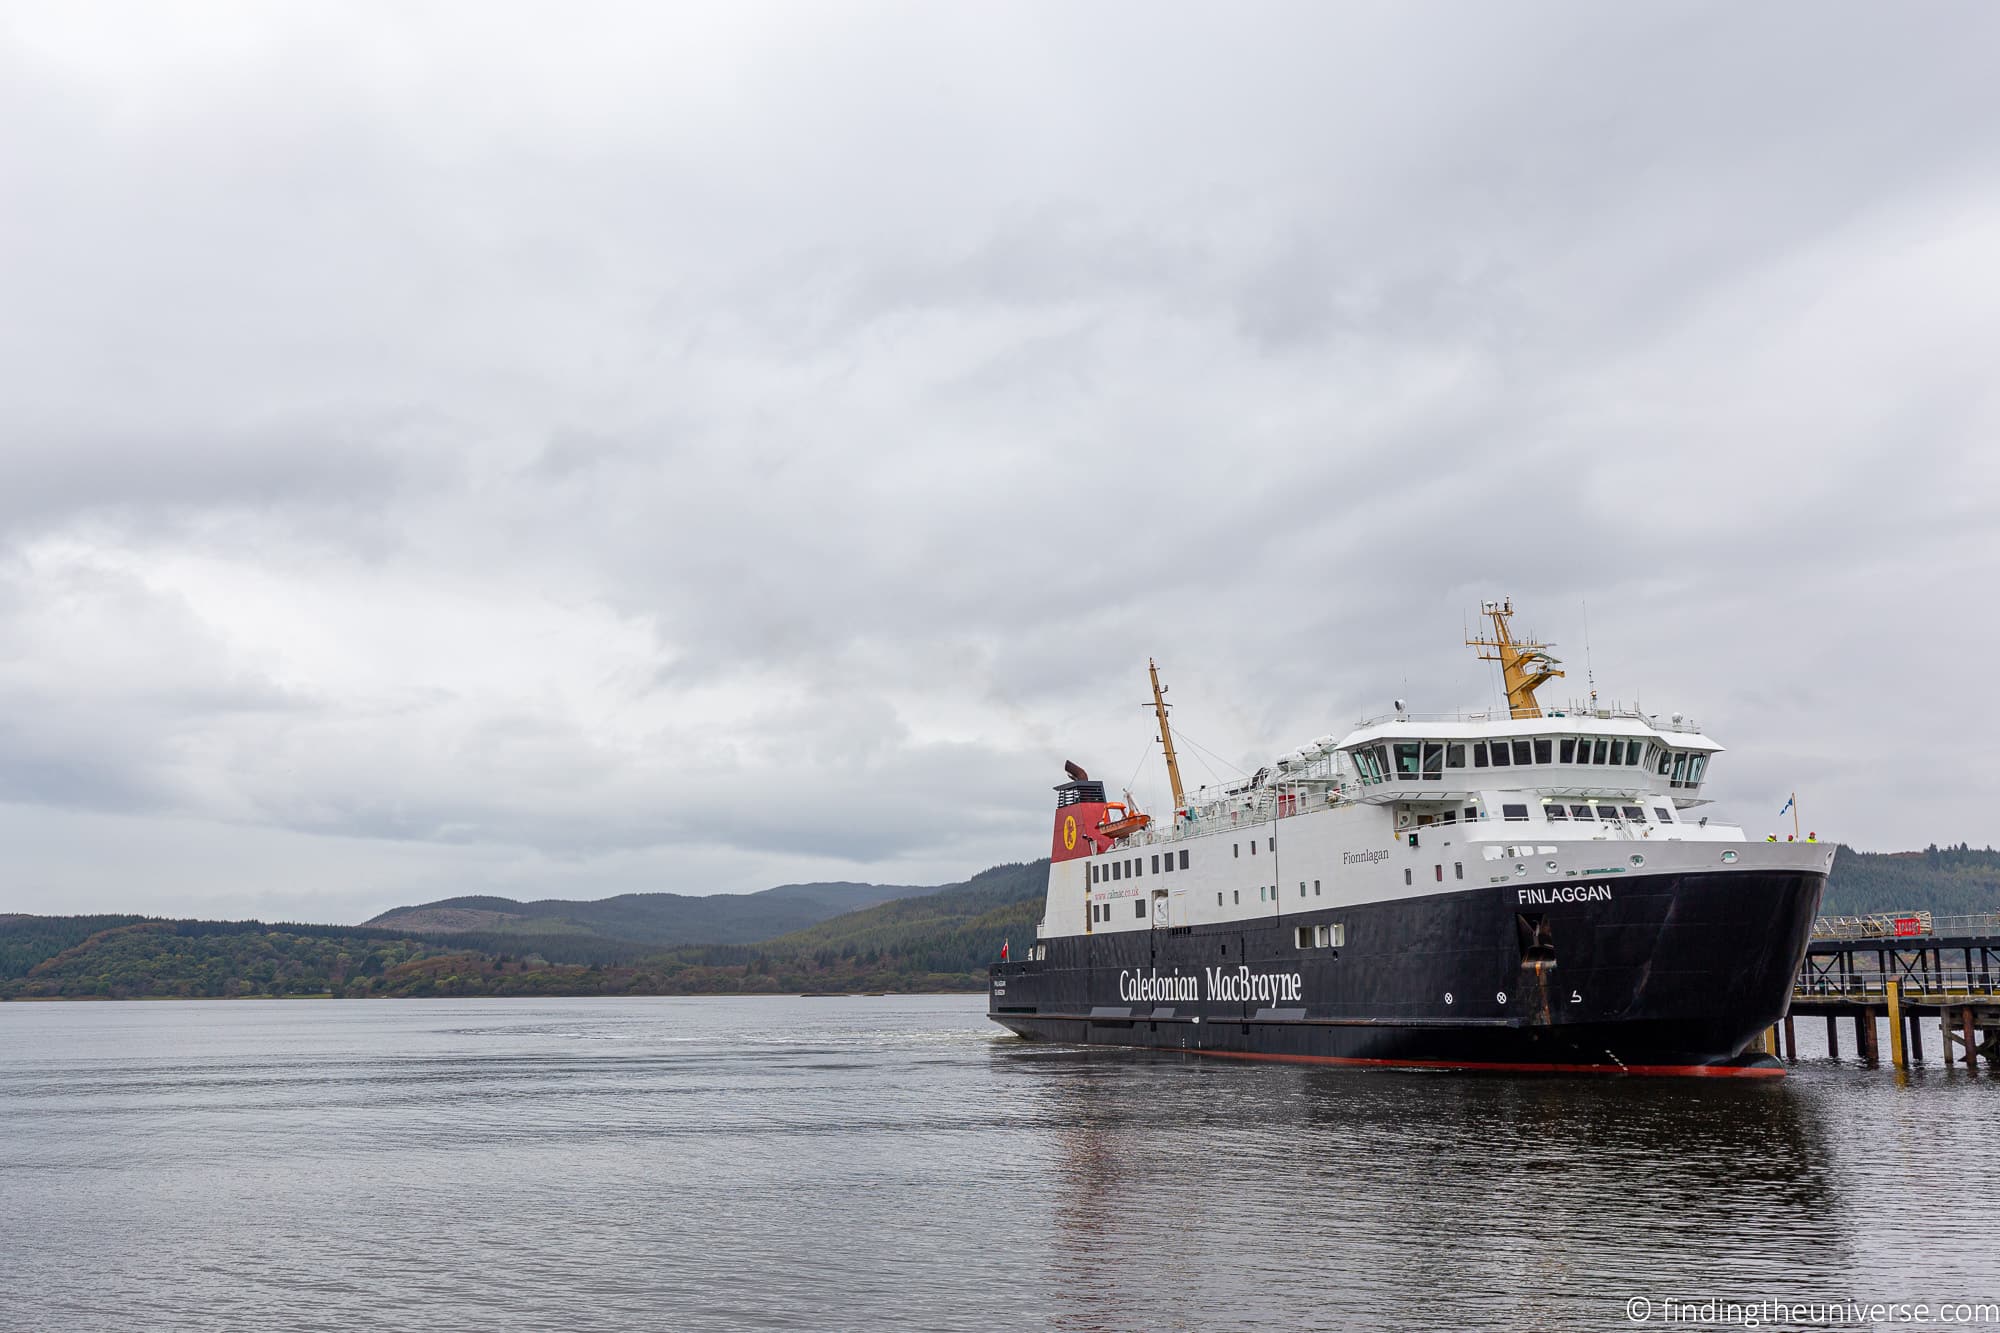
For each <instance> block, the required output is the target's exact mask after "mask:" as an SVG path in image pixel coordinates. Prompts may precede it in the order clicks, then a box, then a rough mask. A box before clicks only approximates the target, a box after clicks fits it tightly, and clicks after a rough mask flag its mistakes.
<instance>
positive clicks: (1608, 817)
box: [1597, 805, 1618, 824]
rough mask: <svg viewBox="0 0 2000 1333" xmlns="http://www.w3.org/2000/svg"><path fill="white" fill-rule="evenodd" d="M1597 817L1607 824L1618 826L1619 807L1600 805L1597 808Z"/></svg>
mask: <svg viewBox="0 0 2000 1333" xmlns="http://www.w3.org/2000/svg"><path fill="white" fill-rule="evenodd" d="M1597 817H1598V818H1599V819H1601V820H1603V821H1604V822H1605V823H1607V824H1616V823H1617V822H1618V807H1617V806H1615V805H1600V806H1598V807H1597Z"/></svg>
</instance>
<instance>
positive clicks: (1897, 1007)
mask: <svg viewBox="0 0 2000 1333" xmlns="http://www.w3.org/2000/svg"><path fill="white" fill-rule="evenodd" d="M1882 989H1883V991H1884V992H1886V993H1887V995H1888V997H1889V1063H1890V1064H1892V1065H1894V1066H1895V1067H1896V1068H1898V1069H1908V1068H1909V1067H1910V1066H1909V1063H1908V1061H1907V1060H1906V1059H1905V1058H1904V1054H1903V983H1902V982H1900V981H1891V982H1888V983H1887V984H1885V985H1884V986H1883V987H1882Z"/></svg>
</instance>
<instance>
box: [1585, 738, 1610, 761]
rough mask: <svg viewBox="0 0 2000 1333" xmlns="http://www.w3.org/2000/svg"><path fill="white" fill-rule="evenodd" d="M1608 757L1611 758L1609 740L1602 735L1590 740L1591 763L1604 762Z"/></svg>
mask: <svg viewBox="0 0 2000 1333" xmlns="http://www.w3.org/2000/svg"><path fill="white" fill-rule="evenodd" d="M1610 758H1611V742H1610V741H1607V740H1605V739H1604V738H1603V737H1602V736H1599V737H1598V738H1597V739H1596V740H1594V741H1592V742H1591V744H1590V762H1591V763H1593V764H1602V763H1606V762H1608V761H1609V760H1610Z"/></svg>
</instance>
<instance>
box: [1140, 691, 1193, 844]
mask: <svg viewBox="0 0 2000 1333" xmlns="http://www.w3.org/2000/svg"><path fill="white" fill-rule="evenodd" d="M1146 671H1147V673H1148V674H1150V675H1151V676H1152V678H1153V714H1154V716H1156V717H1158V718H1159V719H1160V744H1162V745H1164V746H1166V747H1167V781H1168V782H1170V783H1172V784H1173V788H1174V813H1175V814H1176V815H1178V814H1179V813H1180V812H1181V811H1183V810H1185V809H1187V797H1186V796H1185V795H1183V794H1182V792H1181V766H1180V765H1179V764H1178V763H1176V762H1175V761H1174V729H1173V728H1172V727H1170V726H1168V725H1167V701H1166V698H1165V697H1164V696H1165V695H1166V692H1167V691H1166V687H1165V686H1163V685H1161V684H1160V668H1159V666H1158V664H1156V663H1155V662H1154V661H1153V659H1152V658H1150V657H1149V658H1147V659H1146Z"/></svg>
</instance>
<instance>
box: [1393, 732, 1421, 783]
mask: <svg viewBox="0 0 2000 1333" xmlns="http://www.w3.org/2000/svg"><path fill="white" fill-rule="evenodd" d="M1422 754H1423V746H1422V745H1420V744H1418V743H1417V742H1416V741H1399V742H1397V744H1396V776H1397V777H1399V778H1416V777H1420V776H1421V774H1420V773H1419V771H1418V769H1419V764H1418V760H1419V759H1420V758H1421V757H1422Z"/></svg>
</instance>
